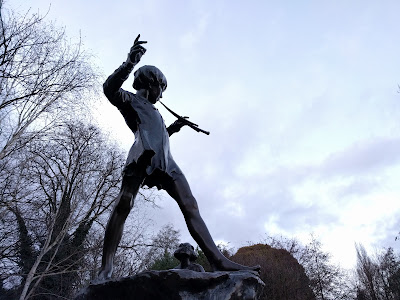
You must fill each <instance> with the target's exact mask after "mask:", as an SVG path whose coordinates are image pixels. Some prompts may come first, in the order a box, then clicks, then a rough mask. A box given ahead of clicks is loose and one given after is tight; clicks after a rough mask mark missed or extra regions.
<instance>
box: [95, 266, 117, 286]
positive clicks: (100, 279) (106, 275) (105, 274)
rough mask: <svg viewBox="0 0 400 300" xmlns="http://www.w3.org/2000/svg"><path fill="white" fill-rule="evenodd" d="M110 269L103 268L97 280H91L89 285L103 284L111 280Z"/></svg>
mask: <svg viewBox="0 0 400 300" xmlns="http://www.w3.org/2000/svg"><path fill="white" fill-rule="evenodd" d="M111 274H112V268H111V269H110V268H105V269H101V270H100V272H99V275H97V278H95V279H93V280H92V281H91V282H90V283H91V284H99V283H103V282H105V281H107V280H109V279H110V278H111Z"/></svg>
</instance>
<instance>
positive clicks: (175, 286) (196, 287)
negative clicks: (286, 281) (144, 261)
mask: <svg viewBox="0 0 400 300" xmlns="http://www.w3.org/2000/svg"><path fill="white" fill-rule="evenodd" d="M264 285H265V284H264V283H263V282H262V280H261V279H260V278H259V277H258V276H257V273H256V272H252V271H236V272H222V271H218V272H205V273H201V272H195V271H191V270H178V269H173V270H165V271H146V272H143V273H139V274H137V275H135V276H132V277H126V278H118V279H113V280H108V281H105V282H103V283H99V284H91V285H89V286H88V287H86V288H84V289H83V290H81V291H80V293H79V294H78V295H77V296H76V297H75V300H94V299H96V300H111V299H112V300H119V299H121V300H122V299H124V300H126V299H135V300H147V299H160V300H162V299H168V300H191V299H215V300H220V299H221V300H222V299H224V300H228V299H232V300H233V299H243V300H247V299H249V300H250V299H258V295H260V294H261V292H262V290H263V287H264Z"/></svg>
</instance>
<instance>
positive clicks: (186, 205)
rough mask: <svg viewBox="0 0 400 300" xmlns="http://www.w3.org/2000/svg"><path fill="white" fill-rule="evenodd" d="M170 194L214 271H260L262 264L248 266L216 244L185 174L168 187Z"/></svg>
mask: <svg viewBox="0 0 400 300" xmlns="http://www.w3.org/2000/svg"><path fill="white" fill-rule="evenodd" d="M166 191H167V192H168V194H169V195H170V196H171V197H172V198H174V199H175V200H176V202H177V203H178V205H179V207H180V209H181V211H182V213H183V216H184V217H185V221H186V224H187V226H188V229H189V232H190V234H191V235H192V237H193V239H194V240H195V241H196V242H197V244H198V245H199V246H200V248H201V249H202V250H203V252H204V254H205V255H206V257H207V259H208V261H209V262H210V264H211V267H212V268H213V270H214V271H217V270H219V271H239V270H251V271H257V272H258V271H259V270H260V266H254V267H248V266H243V265H240V264H238V263H235V262H233V261H231V260H229V259H228V258H226V257H225V256H224V255H223V254H222V253H221V252H220V251H219V250H218V248H217V246H216V245H215V243H214V241H213V239H212V237H211V235H210V233H209V231H208V229H207V226H206V224H205V223H204V221H203V219H202V217H201V216H200V212H199V208H198V206H197V202H196V199H195V198H194V197H193V195H192V192H191V190H190V187H189V184H188V182H187V180H186V178H185V176H184V175H183V174H182V175H179V176H178V177H177V178H176V180H175V181H174V183H173V184H171V185H168V186H167V187H166Z"/></svg>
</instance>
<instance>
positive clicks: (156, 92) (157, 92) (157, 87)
mask: <svg viewBox="0 0 400 300" xmlns="http://www.w3.org/2000/svg"><path fill="white" fill-rule="evenodd" d="M163 91H164V90H163V88H162V87H161V84H160V83H159V82H155V83H153V84H151V85H150V87H149V98H148V99H149V101H150V102H151V103H153V104H155V103H156V102H157V101H158V100H160V98H162V93H163Z"/></svg>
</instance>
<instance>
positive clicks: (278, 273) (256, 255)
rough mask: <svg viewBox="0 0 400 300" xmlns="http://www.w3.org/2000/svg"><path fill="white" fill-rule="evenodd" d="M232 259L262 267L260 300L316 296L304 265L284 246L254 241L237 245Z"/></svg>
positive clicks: (292, 299) (313, 297)
mask: <svg viewBox="0 0 400 300" xmlns="http://www.w3.org/2000/svg"><path fill="white" fill-rule="evenodd" d="M231 259H232V260H233V261H236V262H238V263H241V264H245V265H257V264H259V265H260V266H261V273H260V277H261V279H262V280H263V281H264V282H265V283H266V285H265V288H264V291H263V294H262V299H269V300H274V299H276V300H278V299H279V300H285V299H287V300H297V299H298V300H300V299H301V300H303V299H310V300H311V299H315V296H314V295H313V292H312V290H311V289H310V287H309V279H308V278H307V276H306V274H305V271H304V268H303V267H302V266H301V265H300V264H299V263H298V261H297V260H296V259H295V258H294V257H293V256H292V255H290V253H289V252H288V251H286V250H284V249H275V248H272V247H271V246H269V245H265V244H256V245H253V246H248V247H242V248H240V249H239V250H238V251H237V253H236V254H235V255H233V256H232V257H231Z"/></svg>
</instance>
